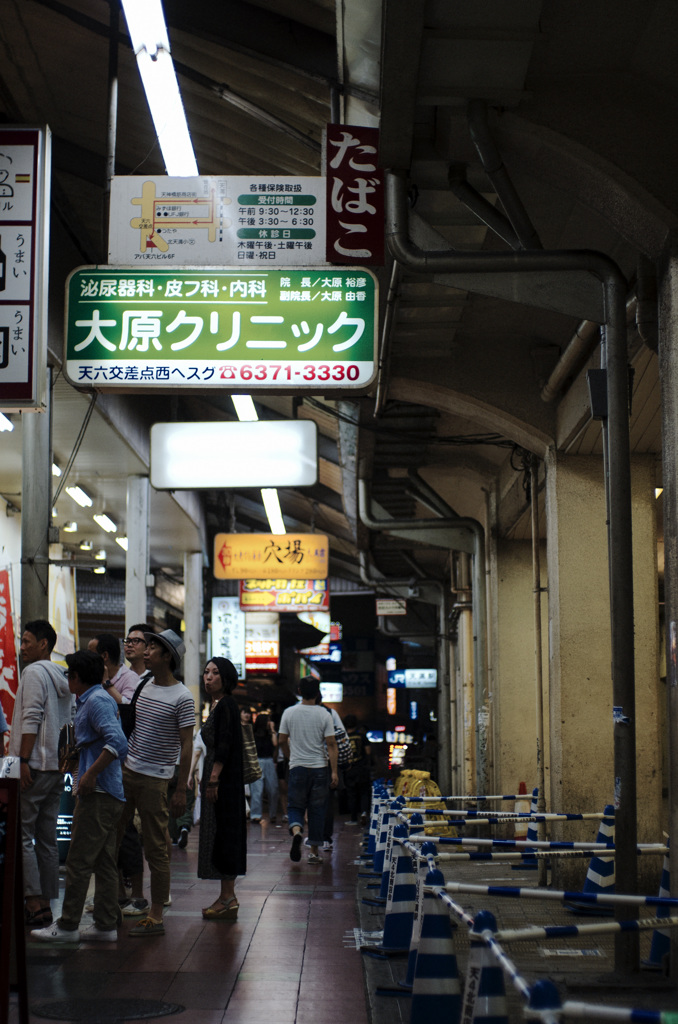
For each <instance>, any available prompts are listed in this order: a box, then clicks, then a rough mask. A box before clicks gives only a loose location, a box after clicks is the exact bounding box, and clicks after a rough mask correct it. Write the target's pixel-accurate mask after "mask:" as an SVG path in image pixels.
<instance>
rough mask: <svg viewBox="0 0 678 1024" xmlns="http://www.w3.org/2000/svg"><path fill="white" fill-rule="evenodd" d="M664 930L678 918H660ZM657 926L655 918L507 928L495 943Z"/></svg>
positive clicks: (600, 933) (497, 937) (636, 930)
mask: <svg viewBox="0 0 678 1024" xmlns="http://www.w3.org/2000/svg"><path fill="white" fill-rule="evenodd" d="M662 920H663V922H664V926H665V927H666V928H674V927H675V926H676V925H678V917H666V918H662ZM656 925H657V918H656V917H645V918H642V919H641V920H639V919H638V918H632V919H630V920H628V921H600V922H599V923H597V924H545V925H528V927H526V928H507V929H502V930H501V931H499V932H497V934H496V936H495V938H496V940H497V942H531V941H532V940H537V939H567V938H572V937H573V936H576V935H605V934H607V933H609V932H646V931H649V930H650V929H651V928H655V927H656Z"/></svg>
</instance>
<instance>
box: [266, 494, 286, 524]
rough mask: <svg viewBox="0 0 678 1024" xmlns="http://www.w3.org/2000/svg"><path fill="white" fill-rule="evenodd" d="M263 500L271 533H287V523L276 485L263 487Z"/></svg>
mask: <svg viewBox="0 0 678 1024" xmlns="http://www.w3.org/2000/svg"><path fill="white" fill-rule="evenodd" d="M261 500H262V501H263V503H264V509H265V510H266V515H267V516H268V525H269V526H270V527H271V533H277V534H280V533H285V532H286V531H285V524H284V522H283V517H282V512H281V511H280V501H279V499H278V492H277V491H276V489H275V487H262V489H261Z"/></svg>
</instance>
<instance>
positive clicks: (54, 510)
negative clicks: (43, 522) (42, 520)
mask: <svg viewBox="0 0 678 1024" xmlns="http://www.w3.org/2000/svg"><path fill="white" fill-rule="evenodd" d="M58 515H59V513H58V512H57V510H56V509H55V508H54V507H52V519H56V517H57V516H58Z"/></svg>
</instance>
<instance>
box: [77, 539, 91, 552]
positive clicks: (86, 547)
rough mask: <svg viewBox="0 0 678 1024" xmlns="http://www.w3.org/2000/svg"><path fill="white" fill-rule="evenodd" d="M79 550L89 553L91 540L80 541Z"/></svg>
mask: <svg viewBox="0 0 678 1024" xmlns="http://www.w3.org/2000/svg"><path fill="white" fill-rule="evenodd" d="M80 550H81V551H91V550H92V541H91V540H81V541H80Z"/></svg>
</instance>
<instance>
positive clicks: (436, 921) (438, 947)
mask: <svg viewBox="0 0 678 1024" xmlns="http://www.w3.org/2000/svg"><path fill="white" fill-rule="evenodd" d="M425 884H426V885H435V886H443V885H444V884H445V879H444V878H443V876H442V873H441V872H440V871H429V873H428V874H427V876H426V881H425ZM460 1019H461V987H460V984H459V971H458V969H457V958H456V956H455V953H454V942H453V940H452V922H451V921H450V915H449V913H448V911H447V907H445V905H444V904H443V903H442V901H441V900H439V899H438V897H437V896H436V895H435V894H434V893H425V894H424V913H423V918H422V923H421V935H420V937H419V951H418V953H417V964H416V968H415V972H414V983H413V986H412V1011H411V1014H410V1024H431V1021H445V1024H459V1021H460Z"/></svg>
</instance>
